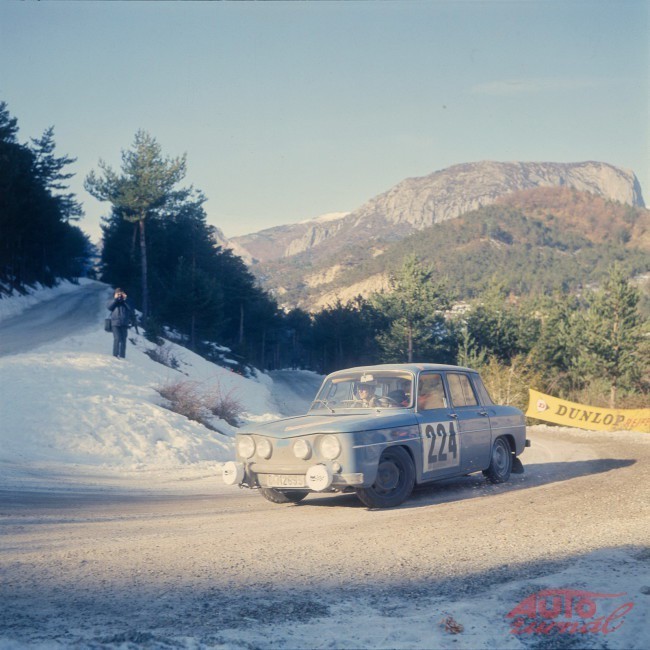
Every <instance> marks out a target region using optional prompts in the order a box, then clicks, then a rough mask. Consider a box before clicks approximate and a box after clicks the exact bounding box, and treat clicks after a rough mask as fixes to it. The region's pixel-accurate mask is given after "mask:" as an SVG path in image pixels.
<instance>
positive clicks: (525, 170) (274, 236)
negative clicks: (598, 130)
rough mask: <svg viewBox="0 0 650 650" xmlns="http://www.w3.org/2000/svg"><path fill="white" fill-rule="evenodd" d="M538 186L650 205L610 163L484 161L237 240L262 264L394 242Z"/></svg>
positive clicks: (633, 183) (625, 174) (632, 178)
mask: <svg viewBox="0 0 650 650" xmlns="http://www.w3.org/2000/svg"><path fill="white" fill-rule="evenodd" d="M536 187H568V188H574V189H576V190H578V191H584V192H590V193H592V194H596V195H598V196H602V197H604V198H606V199H610V200H612V201H617V202H620V203H624V204H628V205H631V206H637V207H644V202H643V197H642V194H641V187H640V185H639V182H638V180H637V178H636V176H635V175H634V173H632V172H631V171H627V170H623V169H620V168H618V167H614V166H612V165H609V164H607V163H601V162H593V161H588V162H581V163H535V162H494V161H482V162H473V163H464V164H460V165H454V166H452V167H448V168H446V169H443V170H440V171H436V172H433V173H432V174H429V175H427V176H422V177H417V178H407V179H405V180H403V181H401V182H400V183H398V184H397V185H395V186H394V187H392V188H390V189H389V190H388V191H386V192H384V193H383V194H380V195H378V196H376V197H374V198H372V199H370V200H369V201H367V202H366V203H365V204H363V205H362V206H360V207H359V208H358V209H356V210H354V211H353V212H351V213H337V214H334V215H325V216H324V217H323V218H317V219H312V220H309V221H305V222H302V223H298V224H293V225H287V226H279V227H276V228H270V229H267V230H263V231H261V232H259V233H254V234H252V235H245V236H242V237H235V238H234V239H233V240H232V243H233V247H234V248H235V247H236V250H238V251H244V256H245V258H246V259H247V260H253V261H254V262H262V263H263V262H269V261H272V260H276V259H281V258H285V257H292V256H295V255H298V254H301V253H305V252H306V251H314V252H316V251H320V250H331V249H332V248H333V247H343V246H346V245H348V244H351V243H355V242H356V243H359V242H368V241H372V240H379V239H382V240H385V241H395V240H397V239H401V238H403V237H405V236H407V235H409V234H411V233H412V232H414V231H417V230H422V229H423V228H426V227H428V226H431V225H433V224H435V223H440V222H442V221H447V220H449V219H455V218H456V217H459V216H460V215H462V214H465V213H466V212H469V211H471V210H476V209H478V208H480V207H482V206H486V205H489V204H492V203H494V202H495V201H496V200H497V199H498V198H499V197H502V196H504V195H507V194H510V193H512V192H518V191H522V190H526V189H532V188H536ZM240 254H241V253H240Z"/></svg>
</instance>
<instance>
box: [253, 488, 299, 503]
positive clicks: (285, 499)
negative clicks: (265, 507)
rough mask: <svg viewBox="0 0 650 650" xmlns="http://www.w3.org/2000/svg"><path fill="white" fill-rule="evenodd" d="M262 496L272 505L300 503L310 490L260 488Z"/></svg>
mask: <svg viewBox="0 0 650 650" xmlns="http://www.w3.org/2000/svg"><path fill="white" fill-rule="evenodd" d="M260 492H261V493H262V496H263V497H264V498H265V499H266V500H267V501H270V502H271V503H300V502H301V501H302V500H303V499H304V498H305V497H306V496H307V495H308V494H309V491H308V490H286V491H283V490H276V489H275V488H260Z"/></svg>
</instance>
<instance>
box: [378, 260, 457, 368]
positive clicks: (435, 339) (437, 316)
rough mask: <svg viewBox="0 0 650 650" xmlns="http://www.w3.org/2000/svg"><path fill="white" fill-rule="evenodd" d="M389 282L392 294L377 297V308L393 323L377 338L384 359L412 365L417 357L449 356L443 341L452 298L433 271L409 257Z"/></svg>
mask: <svg viewBox="0 0 650 650" xmlns="http://www.w3.org/2000/svg"><path fill="white" fill-rule="evenodd" d="M389 282H390V291H389V292H388V293H381V294H376V296H375V306H376V308H377V309H378V310H379V311H380V312H382V313H384V314H385V315H386V317H387V318H388V319H389V320H390V323H391V324H390V327H389V329H388V331H387V332H386V333H383V334H380V335H379V336H378V337H377V342H378V343H379V345H380V347H381V348H382V351H383V356H384V360H385V361H394V362H405V361H407V362H409V363H411V362H413V361H414V360H415V358H416V357H419V358H420V359H421V360H425V359H428V358H436V359H440V360H442V359H441V356H440V355H441V354H444V355H445V357H447V356H448V355H449V350H448V349H447V350H446V349H445V346H444V344H443V341H444V340H445V339H446V338H447V334H448V331H447V327H446V324H445V320H444V317H443V313H442V312H443V311H444V310H445V309H447V308H448V307H449V297H448V295H447V291H446V289H445V287H444V286H443V284H442V283H440V282H437V281H435V280H434V271H433V270H432V269H431V268H427V267H424V266H423V265H422V264H421V263H420V262H419V260H418V259H417V258H416V257H415V256H410V257H408V258H407V259H406V260H405V262H404V265H403V266H402V268H401V269H400V270H399V271H398V272H397V273H396V274H395V275H394V276H392V277H391V278H390V281H389Z"/></svg>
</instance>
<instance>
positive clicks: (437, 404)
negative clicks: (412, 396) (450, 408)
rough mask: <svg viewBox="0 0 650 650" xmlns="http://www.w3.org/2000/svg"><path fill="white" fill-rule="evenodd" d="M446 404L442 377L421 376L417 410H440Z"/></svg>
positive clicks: (435, 375)
mask: <svg viewBox="0 0 650 650" xmlns="http://www.w3.org/2000/svg"><path fill="white" fill-rule="evenodd" d="M448 404H449V401H448V400H447V396H446V395H445V387H444V385H443V383H442V376H441V375H439V374H437V373H436V374H434V373H423V374H421V375H420V382H419V385H418V410H419V411H428V410H430V409H442V408H446V407H447V405H448Z"/></svg>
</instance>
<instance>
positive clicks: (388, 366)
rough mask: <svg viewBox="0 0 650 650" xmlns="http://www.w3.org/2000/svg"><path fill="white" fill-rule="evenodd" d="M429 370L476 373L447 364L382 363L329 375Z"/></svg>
mask: <svg viewBox="0 0 650 650" xmlns="http://www.w3.org/2000/svg"><path fill="white" fill-rule="evenodd" d="M431 370H438V371H441V372H442V371H455V370H461V371H463V372H474V373H475V372H476V370H472V369H471V368H465V367H463V366H452V365H448V364H442V363H383V364H379V365H375V366H357V367H355V368H344V369H342V370H337V371H336V372H333V373H331V374H332V375H338V374H339V373H346V372H362V371H363V372H380V371H383V372H386V371H388V372H390V371H402V372H404V371H406V372H412V373H413V374H415V375H417V374H419V373H421V372H424V371H431Z"/></svg>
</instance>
